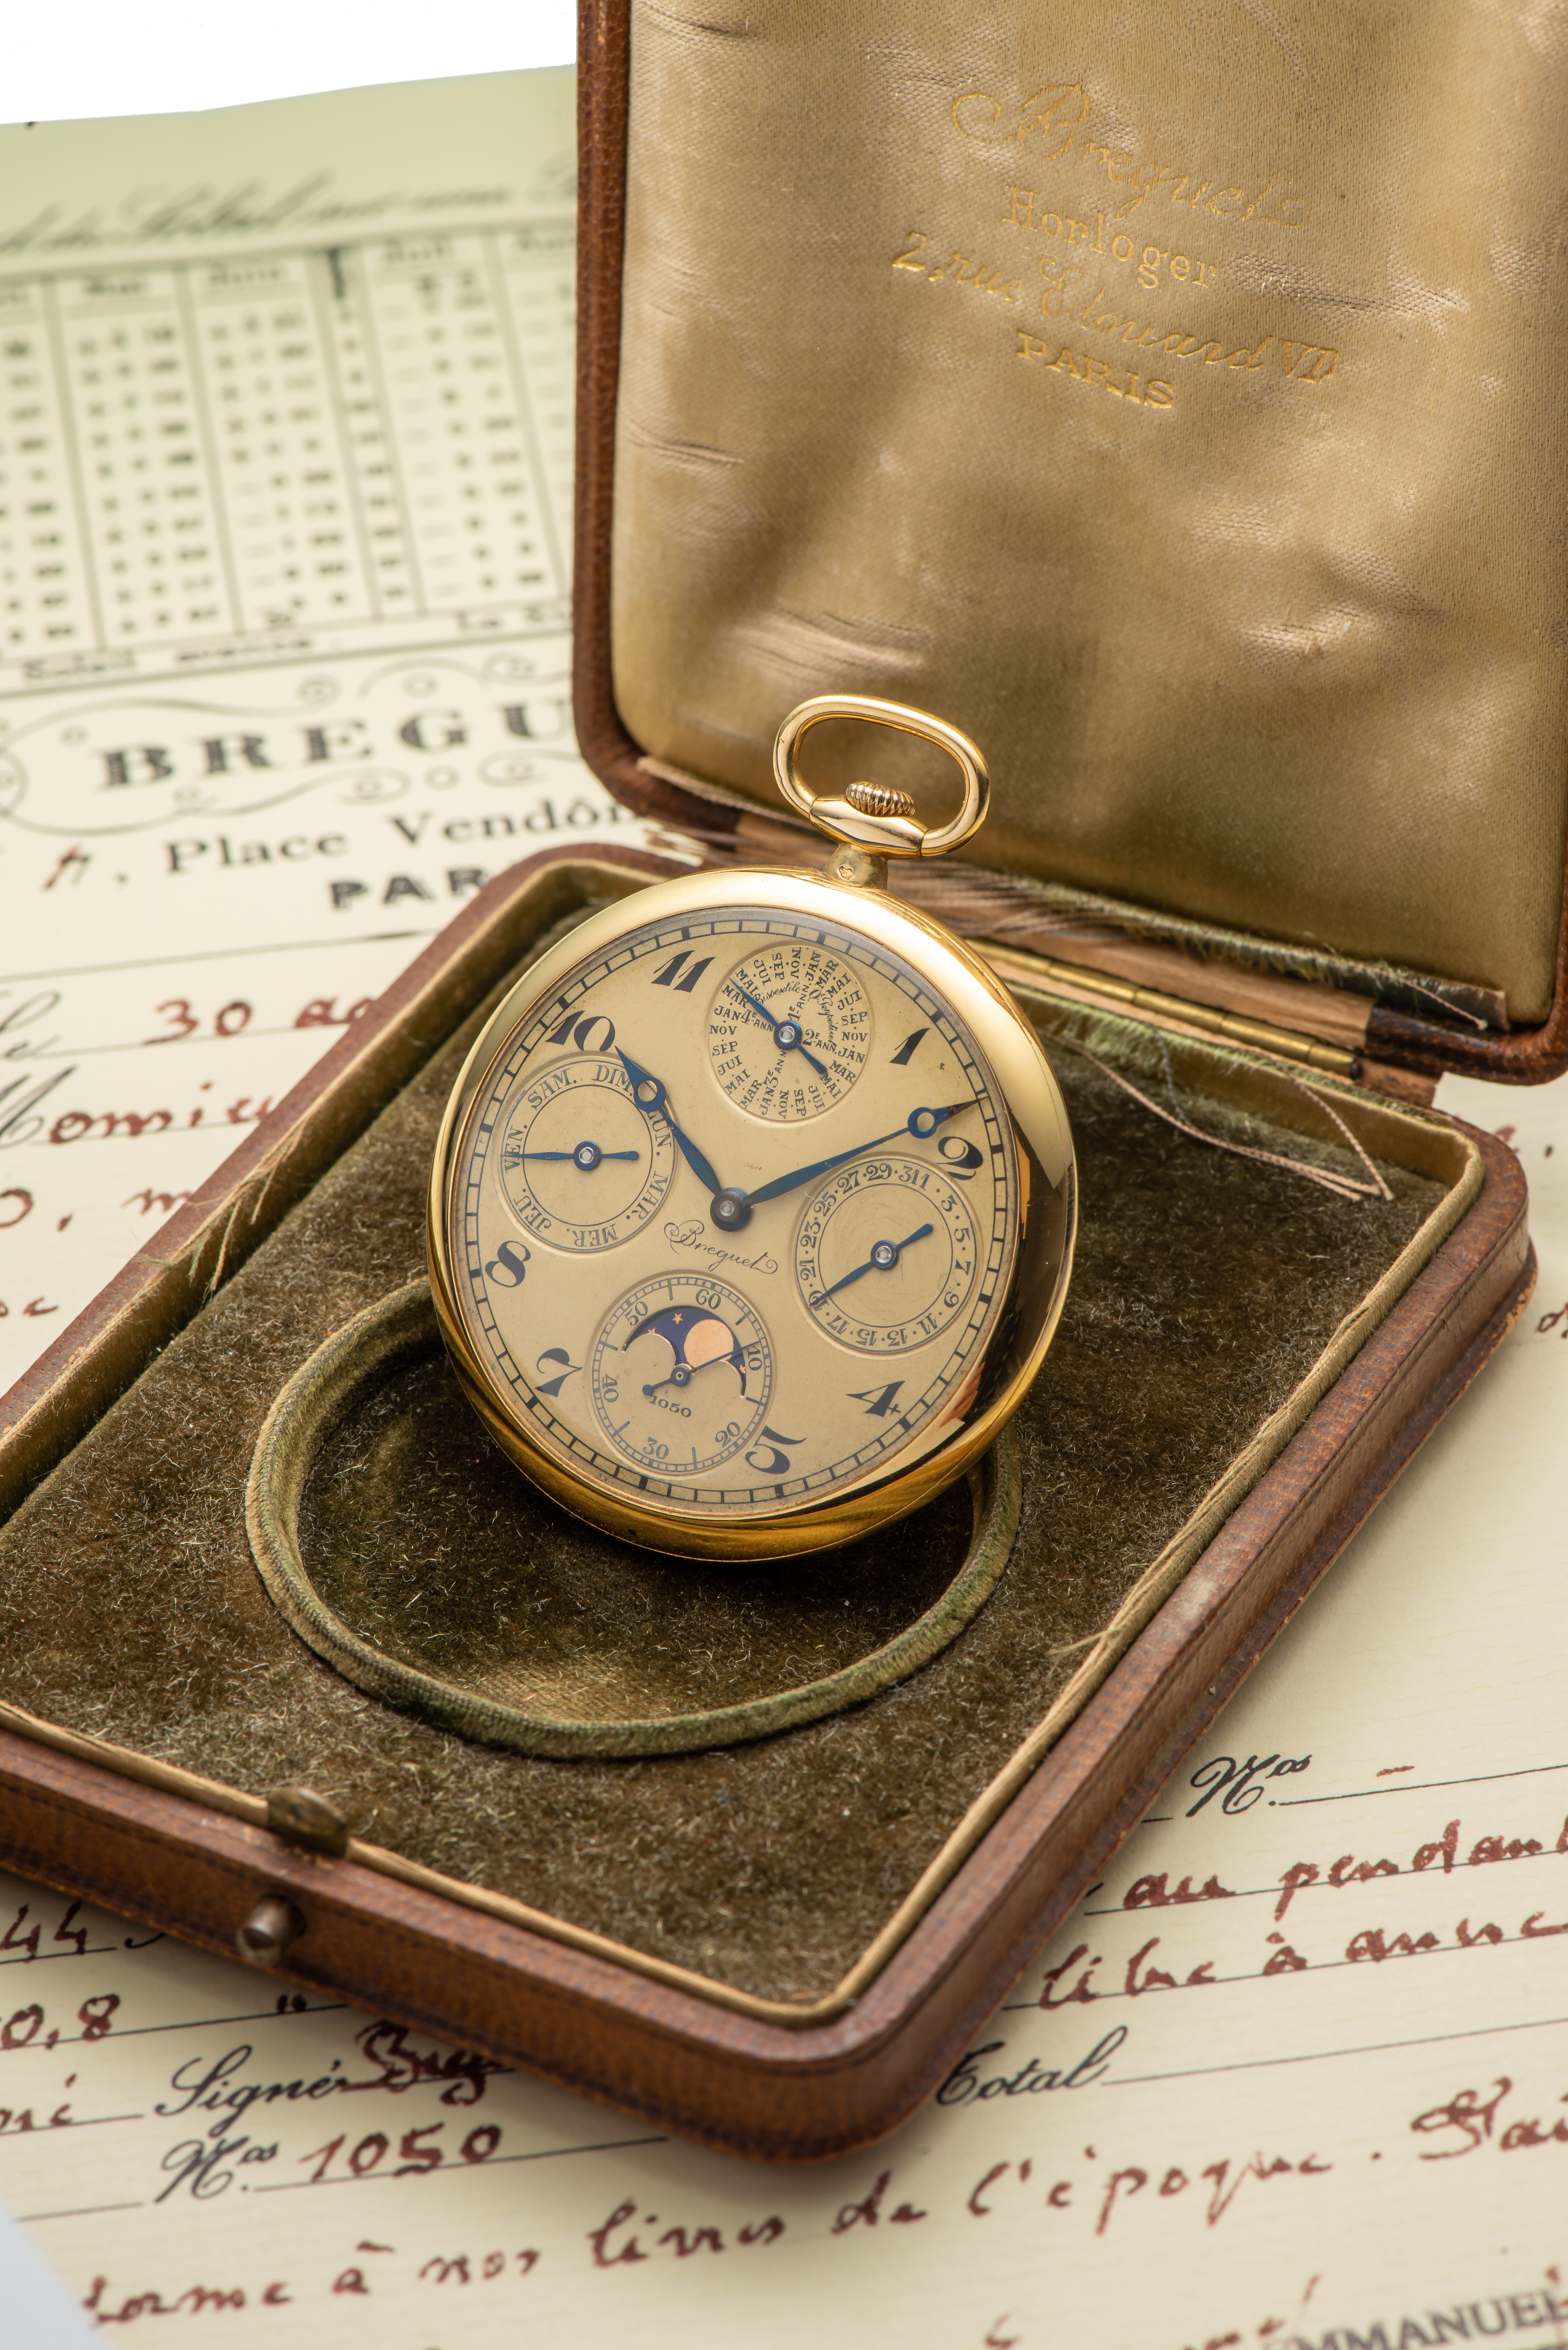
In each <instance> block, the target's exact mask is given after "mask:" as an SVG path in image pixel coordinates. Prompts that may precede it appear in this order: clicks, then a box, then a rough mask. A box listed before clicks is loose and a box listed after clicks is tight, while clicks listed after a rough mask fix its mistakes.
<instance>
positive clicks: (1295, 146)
mask: <svg viewBox="0 0 1568 2350" xmlns="http://www.w3.org/2000/svg"><path fill="white" fill-rule="evenodd" d="M1554 24H1555V18H1553V19H1552V25H1554ZM1552 25H1548V23H1547V22H1546V19H1545V17H1544V16H1542V12H1541V11H1540V10H1539V9H1529V8H1521V9H1513V8H1508V7H1499V8H1491V9H1488V10H1485V11H1480V10H1476V9H1473V8H1471V7H1470V6H1469V5H1465V0H1430V5H1428V6H1427V7H1425V8H1423V9H1421V10H1419V11H1410V10H1404V9H1400V10H1395V11H1392V12H1390V11H1383V10H1368V9H1367V8H1366V5H1364V0H1310V5H1309V0H1272V5H1270V7H1269V8H1268V9H1267V10H1264V9H1262V8H1261V7H1259V8H1250V9H1247V10H1245V11H1242V12H1232V13H1231V14H1228V15H1226V16H1211V15H1210V14H1209V13H1208V12H1199V15H1198V16H1188V15H1178V16H1172V14H1171V13H1170V12H1169V11H1168V9H1165V8H1163V7H1161V6H1159V5H1158V0H1119V5H1116V6H1115V7H1113V8H1109V9H1107V8H1106V6H1105V5H1103V0H1049V5H1046V6H1044V7H1042V6H1040V5H1038V0H997V5H994V6H992V8H990V9H988V10H986V11H984V12H981V13H978V14H977V13H975V12H972V11H967V10H960V11H956V12H955V11H953V10H952V9H950V7H948V6H946V5H941V0H898V5H897V6H896V7H895V8H893V9H889V8H888V6H886V5H879V6H877V7H876V8H872V7H870V6H868V5H866V0H845V5H843V6H841V7H839V8H836V9H834V10H829V11H824V10H822V9H820V8H818V7H815V6H808V5H804V0H747V5H745V6H744V7H743V8H742V6H740V5H739V0H735V5H713V0H701V5H694V0H660V5H659V6H658V7H654V6H652V5H644V0H585V11H584V37H583V42H582V68H583V73H582V91H581V106H582V121H583V164H584V185H583V215H582V234H581V242H580V263H579V266H580V271H581V290H582V297H583V299H582V312H581V322H580V338H581V340H580V360H579V413H578V436H579V438H578V546H577V588H578V611H577V632H578V652H577V699H578V724H579V733H580V735H581V738H582V743H583V747H584V750H585V753H586V754H587V756H588V758H589V759H590V761H591V762H592V764H594V765H595V767H596V769H597V772H598V773H599V774H600V775H602V776H603V777H604V778H605V780H606V781H607V783H608V784H609V785H610V786H611V787H612V788H613V789H615V790H616V791H618V793H619V795H621V796H622V797H623V798H625V799H627V800H628V801H630V802H632V803H633V804H635V805H637V806H640V807H641V808H643V809H644V810H646V811H649V812H651V813H657V814H660V815H662V816H666V817H667V818H669V819H670V820H671V821H674V822H676V823H678V824H680V825H681V826H683V827H687V828H690V829H694V830H698V831H701V832H706V833H708V834H709V835H711V836H713V837H718V838H724V837H728V838H729V839H731V840H732V841H733V840H735V839H736V838H737V837H740V838H745V837H747V836H748V835H751V836H753V837H755V835H756V826H755V823H754V821H753V820H752V819H750V818H749V816H748V811H750V810H753V809H755V810H757V811H759V812H761V813H762V814H763V816H765V817H766V819H767V820H768V821H769V822H770V823H773V822H778V821H782V811H780V809H779V807H778V804H777V801H776V798H775V795H774V789H773V785H772V780H771V774H770V768H769V747H770V744H771V741H772V737H773V734H774V730H775V728H776V727H777V725H778V723H779V721H780V720H781V719H782V718H783V716H784V714H785V712H787V711H788V710H789V709H790V708H791V707H793V705H794V703H795V702H799V701H802V700H804V699H805V697H806V696H808V695H810V694H813V693H816V692H820V691H857V692H868V693H876V694H884V695H888V696H890V697H892V698H893V699H896V700H899V701H905V702H916V703H919V704H921V705H923V706H926V707H929V708H931V709H933V710H936V711H939V712H941V713H942V714H943V715H944V716H946V717H948V718H950V719H951V720H953V721H954V722H956V723H958V724H960V725H961V726H963V727H964V728H965V729H966V730H968V731H969V732H970V733H972V734H973V735H974V737H975V738H976V740H977V741H979V742H980V743H981V745H982V747H983V748H984V749H985V751H986V753H987V755H988V757H989V758H990V760H991V763H992V774H993V778H994V782H995V786H996V791H995V800H994V803H993V808H994V813H993V815H992V820H991V822H990V824H989V825H988V827H987V829H986V832H985V834H983V835H982V836H981V838H980V840H979V841H978V842H977V843H976V852H977V855H978V857H979V858H980V860H981V863H982V864H984V865H986V866H988V867H989V868H991V869H992V876H993V877H995V878H994V879H992V881H990V882H988V883H987V884H986V885H985V887H984V889H982V890H981V897H982V898H983V899H985V902H986V903H988V904H990V905H992V906H995V905H996V904H998V903H1000V902H1002V899H1003V898H1006V899H1010V900H1015V901H1016V907H1015V910H1014V913H1013V914H1012V915H1011V916H1009V917H1007V918H1006V920H1008V921H1010V922H1011V923H1012V927H1014V928H1016V927H1017V926H1018V920H1019V919H1020V917H1019V916H1018V914H1017V911H1016V909H1017V908H1022V909H1023V910H1024V911H1025V912H1026V913H1027V912H1028V911H1029V910H1033V916H1034V918H1035V919H1036V920H1037V926H1038V927H1042V928H1044V929H1045V930H1046V931H1057V932H1060V933H1061V934H1062V935H1063V936H1064V939H1071V938H1072V937H1073V936H1074V935H1075V934H1077V935H1080V936H1081V935H1082V934H1084V933H1085V932H1086V931H1087V932H1093V931H1096V928H1097V929H1098V930H1100V931H1103V932H1104V933H1106V935H1111V936H1122V937H1124V938H1130V939H1132V940H1134V941H1137V940H1138V939H1140V938H1142V939H1144V940H1153V941H1163V942H1167V943H1174V944H1175V945H1177V946H1179V947H1181V948H1185V949H1187V950H1188V951H1189V952H1195V953H1197V954H1198V955H1199V956H1202V957H1206V958H1216V957H1217V958H1220V959H1222V960H1224V961H1227V962H1230V963H1231V964H1232V965H1235V964H1237V963H1241V964H1247V963H1251V964H1254V965H1257V966H1260V967H1262V969H1264V970H1267V971H1272V972H1283V973H1286V974H1290V975H1293V976H1295V977H1296V978H1298V979H1307V980H1311V981H1313V982H1314V983H1318V984H1319V985H1323V984H1325V983H1326V984H1328V985H1331V986H1334V987H1336V988H1338V989H1341V990H1345V991H1348V992H1350V993H1352V994H1355V995H1359V996H1361V997H1363V998H1364V999H1366V1004H1367V1026H1366V1049H1367V1050H1368V1051H1369V1052H1372V1053H1375V1054H1376V1055H1377V1056H1378V1057H1379V1058H1381V1059H1383V1060H1386V1061H1388V1062H1393V1063H1398V1064H1403V1065H1404V1066H1412V1067H1417V1068H1424V1069H1428V1070H1437V1069H1439V1068H1443V1067H1465V1068H1469V1069H1470V1070H1472V1071H1473V1072H1474V1073H1475V1074H1477V1075H1490V1076H1497V1077H1510V1078H1514V1079H1519V1080H1532V1079H1539V1078H1542V1077H1546V1076H1553V1075H1555V1074H1556V1073H1557V1072H1558V1071H1559V1070H1560V1069H1561V1068H1563V1066H1568V988H1565V986H1564V983H1563V944H1562V941H1563V848H1564V836H1565V832H1568V763H1565V760H1564V755H1563V748H1564V744H1563V738H1564V715H1565V712H1564V701H1565V695H1564V686H1565V681H1568V663H1565V659H1564V640H1563V609H1564V603H1565V597H1564V586H1565V580H1564V573H1565V569H1568V533H1565V532H1564V529H1563V521H1564V515H1563V485H1564V481H1565V478H1568V469H1565V468H1564V464H1563V439H1564V437H1565V433H1568V411H1565V409H1564V404H1563V401H1562V400H1560V399H1558V398H1556V397H1554V396H1552V393H1551V391H1550V386H1551V384H1552V350H1553V348H1554V338H1555V337H1557V336H1559V335H1560V333H1561V328H1562V326H1563V311H1564V307H1565V306H1564V299H1563V251H1562V236H1561V204H1562V195H1561V170H1560V159H1561V154H1562V150H1563V112H1564V87H1565V83H1568V70H1565V63H1568V60H1565V57H1564V55H1563V42H1562V40H1561V38H1560V36H1558V34H1557V33H1556V32H1554V31H1553V30H1552ZM819 732H820V733H821V734H822V735H823V736H826V729H823V730H819ZM813 740H814V745H815V743H816V742H817V737H815V736H814V738H813ZM822 751H823V755H824V759H825V764H824V771H823V772H824V782H825V786H826V783H827V782H828V781H833V780H842V777H841V776H840V775H838V774H837V772H836V771H837V770H838V769H840V768H842V769H843V771H844V775H847V774H848V773H850V772H857V771H859V769H860V768H862V767H865V768H866V769H867V772H870V771H871V770H870V768H869V765H868V764H867V761H866V760H864V759H861V758H860V756H859V751H860V745H858V744H857V745H855V746H854V749H853V752H852V749H851V745H850V744H849V743H848V742H847V741H846V742H845V743H840V744H833V743H827V742H824V743H823V745H822ZM879 755H880V756H881V757H882V758H883V759H884V761H885V760H886V759H887V758H888V755H889V754H888V753H887V752H886V751H883V752H882V753H881V754H879ZM891 755H893V756H895V757H896V756H897V755H898V754H897V753H896V752H895V753H893V754H891ZM852 756H853V757H854V758H855V760H856V766H855V768H854V769H853V770H852V769H851V768H850V767H849V766H848V765H847V764H846V762H848V761H849V760H850V759H851V757H852ZM877 779H879V780H892V779H893V775H892V774H891V772H890V771H889V770H888V768H887V767H886V766H883V767H881V768H878V769H877ZM1002 877H1006V878H1005V880H1003V879H1002ZM974 879H975V877H972V876H971V879H970V884H969V886H970V887H971V890H972V889H973V887H974ZM970 926H971V927H973V926H974V925H973V924H971V925H970ZM981 926H982V927H987V926H990V927H994V924H990V925H984V924H982V925H981ZM1064 951H1065V950H1064Z"/></svg>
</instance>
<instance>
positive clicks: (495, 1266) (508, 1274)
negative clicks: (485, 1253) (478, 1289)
mask: <svg viewBox="0 0 1568 2350" xmlns="http://www.w3.org/2000/svg"><path fill="white" fill-rule="evenodd" d="M530 1253H531V1252H530V1251H529V1250H527V1249H525V1248H524V1245H523V1243H522V1242H521V1241H503V1242H502V1243H501V1246H500V1247H499V1248H498V1249H497V1250H496V1252H495V1254H494V1255H493V1257H492V1258H491V1260H490V1263H488V1264H487V1265H486V1266H485V1268H484V1278H485V1279H486V1281H493V1282H494V1283H495V1284H496V1286H497V1288H500V1289H520V1288H521V1287H522V1285H523V1283H524V1278H525V1277H526V1274H527V1271H528V1258H529V1255H530Z"/></svg>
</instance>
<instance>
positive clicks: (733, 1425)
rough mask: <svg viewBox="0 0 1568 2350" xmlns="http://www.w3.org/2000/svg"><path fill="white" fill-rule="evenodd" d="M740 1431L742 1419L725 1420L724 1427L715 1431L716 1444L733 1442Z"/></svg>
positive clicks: (714, 1439)
mask: <svg viewBox="0 0 1568 2350" xmlns="http://www.w3.org/2000/svg"><path fill="white" fill-rule="evenodd" d="M740 1432H741V1423H740V1421H739V1420H738V1419H727V1420H726V1421H725V1422H724V1425H723V1427H722V1428H721V1429H719V1430H717V1431H716V1432H715V1435H714V1438H713V1441H714V1443H715V1444H733V1442H734V1440H735V1439H736V1437H737V1436H739V1434H740Z"/></svg>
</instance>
